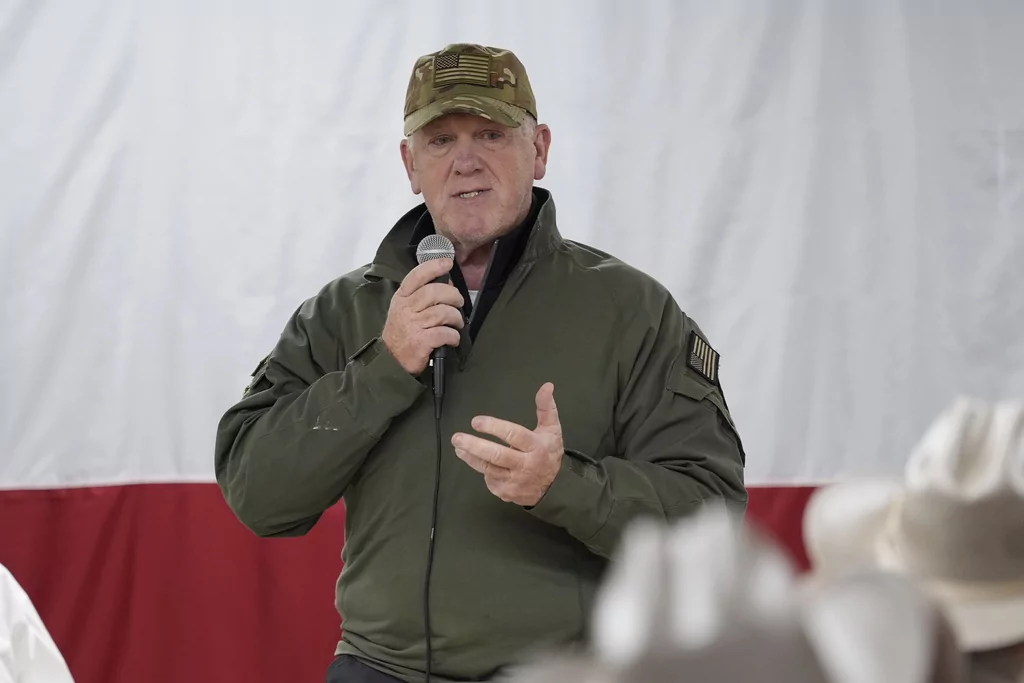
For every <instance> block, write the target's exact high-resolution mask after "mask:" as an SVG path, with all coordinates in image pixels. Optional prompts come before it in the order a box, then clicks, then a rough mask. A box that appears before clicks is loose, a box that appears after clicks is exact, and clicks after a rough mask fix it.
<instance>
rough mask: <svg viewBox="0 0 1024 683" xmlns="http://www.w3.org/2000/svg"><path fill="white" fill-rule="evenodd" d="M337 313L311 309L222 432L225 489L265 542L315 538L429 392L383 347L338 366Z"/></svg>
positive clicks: (375, 344)
mask: <svg viewBox="0 0 1024 683" xmlns="http://www.w3.org/2000/svg"><path fill="white" fill-rule="evenodd" d="M337 310H338V307H337V306H336V305H335V304H333V303H331V302H325V301H322V300H320V299H318V298H314V299H310V300H309V301H307V302H305V303H304V304H303V305H302V306H301V307H300V308H299V310H298V311H296V313H295V314H294V315H293V316H292V317H291V319H290V320H289V321H288V324H287V326H286V327H285V329H284V331H283V333H282V334H281V338H280V340H279V341H278V343H277V345H276V346H275V347H274V349H273V351H272V352H271V353H270V355H269V356H268V357H267V358H266V359H265V360H264V361H263V362H262V363H261V364H260V365H259V367H258V368H257V369H256V371H255V372H254V373H253V380H252V382H251V383H250V385H249V388H248V389H247V390H246V392H245V394H244V396H243V398H242V400H241V401H240V402H239V403H237V404H235V405H234V406H232V407H231V408H230V409H229V410H228V411H227V412H226V413H225V414H224V416H223V417H222V418H221V420H220V423H219V425H218V427H217V437H216V445H215V467H216V476H217V483H218V484H219V485H220V488H221V491H222V492H223V494H224V498H225V500H226V501H227V503H228V505H229V506H230V507H231V509H232V510H233V511H234V513H235V515H237V516H238V518H239V520H240V521H241V522H242V523H243V524H245V525H246V526H247V527H249V529H251V530H252V531H253V532H255V533H256V534H258V535H260V536H300V535H303V534H305V533H306V532H308V531H309V530H310V529H312V528H313V525H314V524H316V522H317V521H318V520H319V519H320V516H321V515H322V514H323V512H324V511H325V510H327V508H329V507H331V506H332V505H334V504H335V503H337V502H338V501H339V500H340V499H341V497H342V495H343V494H344V493H345V489H346V487H347V486H348V485H349V483H350V482H351V481H352V478H353V476H354V475H355V474H356V472H357V471H358V469H359V467H360V465H361V464H362V463H363V461H364V459H365V458H366V457H367V454H368V453H369V452H370V450H371V449H372V448H373V446H374V445H375V444H376V443H377V442H378V441H379V440H380V438H381V436H382V435H383V434H384V432H385V430H387V428H388V426H389V425H390V424H391V421H392V419H393V418H395V417H396V416H397V415H399V414H401V413H402V412H404V411H405V410H406V409H407V408H408V407H409V406H411V405H412V404H413V402H414V401H415V400H416V399H417V397H418V396H419V395H420V394H421V393H422V391H423V390H424V388H425V387H424V385H423V384H422V383H421V382H420V381H419V380H418V379H417V378H416V377H414V376H412V375H410V374H409V373H407V372H406V371H405V370H404V369H403V368H402V366H401V365H399V363H398V361H397V360H395V358H394V357H393V356H392V355H391V353H390V352H389V351H388V349H387V347H385V346H384V343H383V342H382V341H380V339H379V338H374V339H372V340H371V341H369V342H368V343H367V344H365V345H364V346H363V347H362V348H361V349H359V350H358V351H357V352H355V353H354V354H352V355H351V356H350V357H349V358H347V359H346V361H345V362H344V363H339V360H338V359H339V356H340V353H341V351H340V342H339V341H338V340H337V337H336V336H335V333H334V332H333V329H334V325H336V324H340V323H338V322H335V321H337V320H338V319H339V317H340V316H339V315H338V314H337V313H332V311H337ZM332 323H333V324H332ZM339 364H341V365H343V367H341V368H340V369H337V367H338V365H339Z"/></svg>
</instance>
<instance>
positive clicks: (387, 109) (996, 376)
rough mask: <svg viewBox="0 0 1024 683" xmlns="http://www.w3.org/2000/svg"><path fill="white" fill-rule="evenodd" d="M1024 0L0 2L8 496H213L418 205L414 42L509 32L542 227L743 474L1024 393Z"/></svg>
mask: <svg viewBox="0 0 1024 683" xmlns="http://www.w3.org/2000/svg"><path fill="white" fill-rule="evenodd" d="M1022 36H1024V4H1022V3H1020V2H1017V1H1016V0H1002V1H1000V0H976V1H974V2H970V3H963V2H949V1H947V2H939V3H924V2H915V1H912V0H863V1H860V2H839V1H838V0H837V1H834V2H818V1H812V0H805V1H800V0H791V1H789V2H774V3H768V2H755V1H750V2H740V1H739V0H732V1H726V2H716V3H706V2H697V1H696V0H694V1H690V2H681V1H678V0H657V1H655V0H645V1H643V2H637V3H623V2H583V1H582V0H576V1H574V2H569V1H565V2H551V1H550V0H521V1H520V2H518V3H514V4H512V5H509V4H499V3H494V4H488V3H480V2H470V1H469V0H462V1H452V0H448V1H446V2H437V3H427V4H424V3H417V2H411V1H405V2H398V1H395V2H388V3H352V2H333V1H327V0H296V1H294V2H289V3H281V2H274V1H272V0H246V2H237V1H236V2H231V1H230V0H175V1H174V2H132V1H130V0H104V1H103V2H96V1H92V2H87V1H83V2H71V1H70V0H64V1H58V0H53V1H43V0H21V1H15V2H11V1H8V2H0V359H2V361H3V373H2V381H0V487H4V488H27V487H40V486H67V485H80V484H90V483H100V484H102V483H117V482H132V481H208V480H211V479H212V444H213V435H214V431H215V426H216V422H217V420H218V418H219V417H220V414H221V413H222V412H223V410H224V409H225V408H226V407H228V406H229V405H230V404H231V403H232V402H233V401H234V400H236V399H237V398H238V397H239V395H240V392H241V391H242V389H243V387H244V386H245V385H246V383H247V381H248V375H249V372H250V371H251V370H252V369H253V367H254V366H255V364H256V363H257V362H258V361H259V359H260V358H261V357H262V356H263V355H264V354H265V353H266V352H267V351H268V350H269V349H270V347H271V346H272V345H273V343H274V342H275V340H276V338H277V335H278V333H279V332H280V329H281V327H282V326H283V324H284V322H285V320H286V319H287V316H288V315H289V314H290V313H291V312H292V310H293V309H294V308H295V307H296V306H297V305H298V304H299V303H300V302H301V300H302V299H304V298H306V297H308V296H310V295H312V294H314V293H315V292H316V291H317V290H318V289H319V288H320V287H321V286H322V285H323V284H324V283H326V282H327V281H329V280H330V279H333V278H334V277H336V276H337V275H339V274H341V273H343V272H345V271H347V270H349V269H351V268H353V267H356V266H358V265H360V264H362V263H364V262H366V261H367V260H368V259H370V258H371V257H372V254H373V252H374V250H375V247H376V245H377V243H378V241H379V239H380V238H381V237H382V235H383V234H384V233H385V232H386V231H387V230H388V229H389V227H390V226H391V225H392V223H393V222H394V220H395V219H396V218H397V217H398V216H399V215H400V214H401V212H403V211H404V210H406V209H407V208H409V207H410V206H412V205H413V204H414V203H415V202H417V201H418V198H416V197H414V196H413V195H412V194H411V193H410V191H409V187H408V184H407V183H406V180H405V177H404V173H403V171H402V169H401V165H400V162H399V156H398V140H399V136H400V134H401V108H402V102H403V98H404V89H405V85H406V81H407V79H408V75H409V71H410V69H411V65H412V62H413V60H414V59H415V58H416V56H418V55H420V54H423V53H426V52H430V51H433V50H435V49H438V48H440V47H441V46H443V45H444V44H446V43H448V42H456V41H470V42H483V43H487V44H492V45H499V46H503V47H509V48H512V49H513V50H515V51H516V52H517V54H519V56H520V57H521V58H522V60H523V61H524V63H525V64H526V66H527V69H528V71H529V73H530V77H531V80H532V81H533V85H534V88H535V91H536V93H537V97H538V100H539V108H540V117H541V119H542V120H544V121H545V122H547V123H549V124H551V126H552V128H553V135H554V142H553V147H552V159H551V165H550V173H549V176H548V178H546V179H545V180H544V181H542V183H541V184H542V185H543V186H545V187H547V188H549V189H551V190H552V191H553V193H554V197H555V200H556V203H557V206H558V211H559V218H560V227H561V230H562V232H563V233H564V234H565V235H566V236H567V237H569V238H572V239H576V240H580V241H583V242H587V243H590V244H593V245H594V246H596V247H598V248H601V249H604V250H608V251H610V252H612V253H614V254H616V255H618V256H620V257H621V258H623V259H625V260H627V261H629V262H631V263H633V264H634V265H636V266H638V267H640V268H642V269H645V270H646V271H648V272H650V273H651V274H652V275H654V276H655V277H657V278H658V279H660V280H661V281H662V282H663V283H665V284H666V285H667V286H668V287H669V288H670V289H671V290H672V291H673V292H674V294H675V295H676V297H677V299H678V301H679V303H680V304H681V306H682V307H683V308H684V310H686V311H687V312H688V313H689V314H690V315H691V316H692V317H694V318H695V319H696V320H697V321H698V323H699V324H700V325H701V327H702V328H703V329H704V331H705V332H706V333H707V334H708V335H709V337H710V339H711V341H712V343H713V344H714V345H715V346H716V347H717V348H718V350H719V351H720V352H721V353H722V356H723V360H722V377H723V382H724V385H725V389H726V396H727V399H728V402H729V405H730V407H731V408H732V410H733V412H734V414H735V418H736V421H737V422H738V424H739V426H740V428H741V429H742V431H743V436H744V440H745V444H746V446H747V450H748V466H749V481H750V483H754V484H758V483H761V484H785V483H800V482H814V481H820V480H822V479H828V478H833V477H837V476H844V475H848V474H851V473H865V472H872V471H895V470H896V469H898V467H899V465H900V464H901V463H902V461H903V459H904V457H905V455H906V453H907V451H908V450H909V448H910V447H911V446H912V445H913V443H914V441H915V440H916V439H917V438H918V436H919V434H920V433H921V431H922V430H923V428H924V427H925V425H926V424H927V422H928V421H929V420H930V419H931V418H932V417H933V416H934V415H935V413H936V412H937V411H938V410H940V409H941V408H942V407H943V406H944V405H945V404H947V403H948V402H949V401H950V400H951V399H952V397H953V396H954V395H955V394H956V393H959V392H966V393H973V394H977V395H981V396H985V397H991V398H996V397H1024V78H1022V76H1021V72H1022V69H1024V39H1022V38H1021V37H1022Z"/></svg>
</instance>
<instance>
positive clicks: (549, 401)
mask: <svg viewBox="0 0 1024 683" xmlns="http://www.w3.org/2000/svg"><path fill="white" fill-rule="evenodd" d="M536 402H537V428H538V429H539V428H541V427H549V428H550V427H561V424H562V423H561V422H560V421H559V420H558V406H556V405H555V385H554V384H552V383H551V382H546V383H545V384H544V385H543V386H542V387H541V388H540V389H539V390H538V391H537V398H536Z"/></svg>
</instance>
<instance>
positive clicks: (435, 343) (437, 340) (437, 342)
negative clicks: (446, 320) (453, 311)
mask: <svg viewBox="0 0 1024 683" xmlns="http://www.w3.org/2000/svg"><path fill="white" fill-rule="evenodd" d="M423 335H424V336H423V338H424V340H425V341H426V343H427V345H428V346H429V347H430V348H431V350H433V349H439V348H441V347H442V346H451V347H453V348H457V347H458V346H459V344H460V343H461V342H462V337H461V336H460V335H459V331H458V330H456V329H454V328H451V327H448V326H446V325H443V326H441V327H432V328H430V329H429V330H424V331H423Z"/></svg>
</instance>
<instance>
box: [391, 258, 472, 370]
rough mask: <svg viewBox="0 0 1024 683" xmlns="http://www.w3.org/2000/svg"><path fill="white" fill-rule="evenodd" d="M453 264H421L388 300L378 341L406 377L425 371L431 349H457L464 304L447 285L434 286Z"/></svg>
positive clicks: (434, 261)
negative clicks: (386, 315) (444, 347)
mask: <svg viewBox="0 0 1024 683" xmlns="http://www.w3.org/2000/svg"><path fill="white" fill-rule="evenodd" d="M453 263H454V262H453V261H452V260H451V259H434V260H431V261H426V262H424V263H421V264H420V265H418V266H416V267H415V268H413V269H412V270H410V271H409V274H408V275H406V276H405V279H404V280H402V284H401V286H399V288H398V291H397V292H395V295H394V296H393V297H391V305H390V307H389V308H388V319H387V322H385V323H384V332H383V333H382V334H381V341H383V342H384V346H386V347H387V349H388V351H390V352H391V355H392V356H394V357H395V360H397V361H398V362H399V364H401V366H402V367H403V368H405V370H406V371H407V372H409V373H410V374H413V375H418V374H420V373H421V372H423V370H424V369H426V367H427V362H428V361H429V360H430V354H431V352H432V351H433V350H434V349H436V348H439V347H441V346H445V345H447V346H453V347H455V346H458V345H459V341H460V336H459V330H461V329H462V328H463V326H464V325H465V321H464V320H463V318H462V306H463V304H464V303H465V301H464V299H463V298H462V294H460V293H459V290H458V289H456V288H455V287H454V286H452V285H451V284H449V283H444V284H441V283H437V282H434V280H435V279H437V278H439V277H441V276H443V275H444V274H445V273H447V272H449V271H450V270H451V269H452V265H453Z"/></svg>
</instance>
